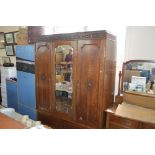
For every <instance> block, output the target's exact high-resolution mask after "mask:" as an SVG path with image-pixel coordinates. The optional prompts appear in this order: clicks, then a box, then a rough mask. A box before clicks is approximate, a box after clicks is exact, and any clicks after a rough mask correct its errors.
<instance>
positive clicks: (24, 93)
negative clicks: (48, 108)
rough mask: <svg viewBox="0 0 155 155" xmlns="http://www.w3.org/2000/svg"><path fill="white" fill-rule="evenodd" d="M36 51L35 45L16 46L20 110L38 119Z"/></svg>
mask: <svg viewBox="0 0 155 155" xmlns="http://www.w3.org/2000/svg"><path fill="white" fill-rule="evenodd" d="M34 53H35V49H34V46H33V45H22V46H21V45H20V46H17V47H16V57H17V93H18V112H19V113H21V114H23V115H29V117H30V118H31V119H33V120H36V96H35V72H34Z"/></svg>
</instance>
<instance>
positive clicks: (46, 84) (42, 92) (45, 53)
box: [35, 43, 52, 111]
mask: <svg viewBox="0 0 155 155" xmlns="http://www.w3.org/2000/svg"><path fill="white" fill-rule="evenodd" d="M50 56H51V51H50V46H49V44H47V43H38V44H37V45H36V56H35V64H36V65H35V66H36V68H35V71H36V95H37V109H38V110H43V111H50V110H51V87H52V83H51V57H50Z"/></svg>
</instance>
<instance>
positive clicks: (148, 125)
mask: <svg viewBox="0 0 155 155" xmlns="http://www.w3.org/2000/svg"><path fill="white" fill-rule="evenodd" d="M142 129H155V124H151V123H142Z"/></svg>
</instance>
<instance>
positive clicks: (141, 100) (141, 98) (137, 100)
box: [123, 91, 155, 110]
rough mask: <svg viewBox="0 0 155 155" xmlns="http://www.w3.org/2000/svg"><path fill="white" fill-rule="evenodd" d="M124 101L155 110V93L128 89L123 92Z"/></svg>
mask: <svg viewBox="0 0 155 155" xmlns="http://www.w3.org/2000/svg"><path fill="white" fill-rule="evenodd" d="M123 101H124V102H126V103H129V104H134V105H138V106H142V107H145V108H150V109H154V110H155V95H151V94H143V93H139V92H129V91H126V92H125V93H124V94H123Z"/></svg>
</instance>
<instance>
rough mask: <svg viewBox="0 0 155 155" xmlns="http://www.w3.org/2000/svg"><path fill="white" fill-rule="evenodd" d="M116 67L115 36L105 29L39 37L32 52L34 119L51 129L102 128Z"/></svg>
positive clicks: (112, 90) (110, 96)
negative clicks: (34, 78)
mask: <svg viewBox="0 0 155 155" xmlns="http://www.w3.org/2000/svg"><path fill="white" fill-rule="evenodd" d="M115 70H116V38H115V36H113V35H112V34H109V33H107V32H106V31H88V32H76V33H65V34H53V35H48V36H41V37H40V38H39V39H38V41H37V42H36V52H35V73H36V99H37V118H38V120H40V121H42V122H43V123H44V124H47V125H50V126H51V127H53V128H104V124H105V118H104V113H103V111H104V110H105V109H106V108H107V107H108V106H109V105H110V104H112V103H113V99H114V85H115Z"/></svg>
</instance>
